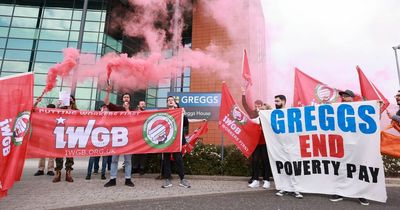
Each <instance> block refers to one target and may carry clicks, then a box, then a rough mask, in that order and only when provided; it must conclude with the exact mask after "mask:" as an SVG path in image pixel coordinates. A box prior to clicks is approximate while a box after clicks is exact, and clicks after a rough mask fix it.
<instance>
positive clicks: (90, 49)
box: [82, 42, 97, 53]
mask: <svg viewBox="0 0 400 210" xmlns="http://www.w3.org/2000/svg"><path fill="white" fill-rule="evenodd" d="M96 50H97V43H86V42H84V43H82V52H87V53H96Z"/></svg>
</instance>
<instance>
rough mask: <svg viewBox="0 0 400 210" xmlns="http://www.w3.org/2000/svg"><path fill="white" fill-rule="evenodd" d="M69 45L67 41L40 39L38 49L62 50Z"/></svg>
mask: <svg viewBox="0 0 400 210" xmlns="http://www.w3.org/2000/svg"><path fill="white" fill-rule="evenodd" d="M66 47H67V42H60V41H45V40H40V41H39V44H38V50H49V51H62V50H63V49H64V48H66Z"/></svg>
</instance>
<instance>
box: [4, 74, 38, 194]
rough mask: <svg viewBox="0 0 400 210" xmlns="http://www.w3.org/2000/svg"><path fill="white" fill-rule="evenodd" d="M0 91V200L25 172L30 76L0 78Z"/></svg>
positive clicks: (28, 127)
mask: <svg viewBox="0 0 400 210" xmlns="http://www.w3.org/2000/svg"><path fill="white" fill-rule="evenodd" d="M0 90H1V91H0V98H1V100H0V110H1V111H0V140H1V141H2V143H1V144H0V147H1V150H0V197H3V196H6V195H7V190H9V189H10V188H11V187H12V186H13V184H14V182H15V181H19V180H20V179H21V175H22V170H23V168H24V163H25V155H26V147H27V143H28V138H29V129H30V125H29V121H30V111H31V109H32V106H33V74H32V73H28V74H21V75H17V76H13V77H4V78H1V79H0ZM26 134H28V135H26Z"/></svg>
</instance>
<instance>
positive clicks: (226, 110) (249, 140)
mask: <svg viewBox="0 0 400 210" xmlns="http://www.w3.org/2000/svg"><path fill="white" fill-rule="evenodd" d="M221 92H222V96H221V97H222V98H221V107H220V110H219V122H218V126H219V128H220V129H221V130H222V132H224V134H225V135H227V136H228V137H229V138H230V139H231V140H232V141H233V143H234V144H235V145H236V146H237V147H238V148H239V149H240V151H242V153H243V154H244V155H245V156H246V157H247V158H248V157H250V155H251V154H252V153H253V151H254V149H255V148H256V147H257V143H258V140H259V139H260V135H262V133H261V127H260V125H258V124H256V123H254V122H253V121H251V119H250V118H249V117H248V116H247V115H246V114H245V113H244V112H243V111H242V110H240V108H239V106H237V104H236V102H235V100H234V99H233V97H232V95H231V93H230V92H229V89H228V87H227V86H226V84H225V83H223V84H222V91H221Z"/></svg>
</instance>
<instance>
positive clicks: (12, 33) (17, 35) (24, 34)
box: [10, 28, 38, 39]
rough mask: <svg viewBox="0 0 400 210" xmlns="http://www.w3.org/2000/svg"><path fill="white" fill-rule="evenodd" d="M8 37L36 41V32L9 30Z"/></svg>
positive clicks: (29, 29)
mask: <svg viewBox="0 0 400 210" xmlns="http://www.w3.org/2000/svg"><path fill="white" fill-rule="evenodd" d="M10 37H13V38H25V39H37V37H38V30H37V29H34V28H11V31H10Z"/></svg>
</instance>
